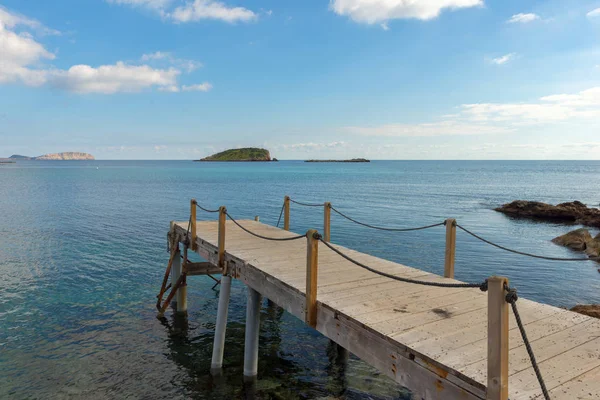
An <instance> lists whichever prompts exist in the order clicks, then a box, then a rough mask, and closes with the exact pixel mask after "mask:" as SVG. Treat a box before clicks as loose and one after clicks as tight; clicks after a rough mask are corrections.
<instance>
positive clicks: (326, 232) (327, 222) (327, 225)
mask: <svg viewBox="0 0 600 400" xmlns="http://www.w3.org/2000/svg"><path fill="white" fill-rule="evenodd" d="M323 207H324V208H323V240H324V241H326V242H330V241H331V203H330V202H326V203H325V204H324V205H323Z"/></svg>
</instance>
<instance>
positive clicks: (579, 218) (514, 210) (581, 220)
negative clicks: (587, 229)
mask: <svg viewBox="0 0 600 400" xmlns="http://www.w3.org/2000/svg"><path fill="white" fill-rule="evenodd" d="M495 210H496V211H499V212H501V213H504V214H506V215H510V216H511V217H516V218H531V219H539V220H545V221H553V222H556V221H561V222H567V223H573V224H581V225H587V226H594V227H600V210H599V209H597V208H592V207H588V206H586V205H585V204H583V203H582V202H580V201H572V202H568V203H561V204H557V205H555V206H553V205H552V204H546V203H542V202H539V201H526V200H515V201H513V202H512V203H508V204H504V205H502V206H501V207H498V208H496V209H495Z"/></svg>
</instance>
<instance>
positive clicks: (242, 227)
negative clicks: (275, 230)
mask: <svg viewBox="0 0 600 400" xmlns="http://www.w3.org/2000/svg"><path fill="white" fill-rule="evenodd" d="M225 215H227V217H229V219H230V220H231V222H233V223H234V224H236V225H237V226H238V227H239V228H241V229H242V230H243V231H245V232H247V233H249V234H251V235H252V236H256V237H257V238H260V239H264V240H272V241H278V242H285V241H290V240H297V239H302V238H306V235H297V236H291V237H284V238H276V237H269V236H263V235H259V234H258V233H255V232H252V231H251V230H249V229H248V228H246V227H244V226H243V225H242V224H240V223H239V222H237V221H236V220H235V219H234V218H233V217H232V216H231V214H229V213H228V212H227V211H225Z"/></svg>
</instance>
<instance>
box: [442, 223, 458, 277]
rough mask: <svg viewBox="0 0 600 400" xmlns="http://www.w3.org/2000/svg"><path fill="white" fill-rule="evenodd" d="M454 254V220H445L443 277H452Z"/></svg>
mask: <svg viewBox="0 0 600 400" xmlns="http://www.w3.org/2000/svg"><path fill="white" fill-rule="evenodd" d="M455 256H456V220H455V219H454V218H448V219H447V220H446V256H445V262H444V277H446V278H451V279H454V258H455Z"/></svg>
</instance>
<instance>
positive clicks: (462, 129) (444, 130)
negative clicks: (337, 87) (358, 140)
mask: <svg viewBox="0 0 600 400" xmlns="http://www.w3.org/2000/svg"><path fill="white" fill-rule="evenodd" d="M344 130H345V131H348V132H351V133H355V134H358V135H363V136H387V137H396V136H413V137H415V136H417V137H421V136H442V135H480V134H498V133H507V132H510V131H511V129H510V128H507V127H502V126H487V125H485V124H473V123H468V122H460V121H451V120H448V121H441V122H432V123H422V124H387V125H380V126H371V127H358V126H349V127H345V128H344Z"/></svg>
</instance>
